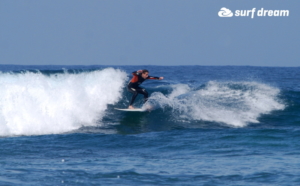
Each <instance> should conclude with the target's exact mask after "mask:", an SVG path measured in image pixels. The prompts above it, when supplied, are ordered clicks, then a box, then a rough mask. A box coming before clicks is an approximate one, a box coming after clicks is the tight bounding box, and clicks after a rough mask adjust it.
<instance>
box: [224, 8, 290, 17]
mask: <svg viewBox="0 0 300 186" xmlns="http://www.w3.org/2000/svg"><path fill="white" fill-rule="evenodd" d="M218 15H219V17H233V16H235V17H251V19H253V18H254V17H255V16H256V17H288V16H289V15H290V11H289V10H266V9H264V8H261V9H259V10H258V11H256V8H252V9H251V10H236V11H234V14H233V13H232V11H231V10H229V9H228V8H225V7H223V8H221V10H220V11H219V12H218Z"/></svg>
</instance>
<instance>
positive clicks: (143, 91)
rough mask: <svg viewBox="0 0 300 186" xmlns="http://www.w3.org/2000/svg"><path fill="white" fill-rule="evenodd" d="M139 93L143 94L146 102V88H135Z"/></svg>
mask: <svg viewBox="0 0 300 186" xmlns="http://www.w3.org/2000/svg"><path fill="white" fill-rule="evenodd" d="M136 91H137V92H138V93H139V94H143V95H144V103H146V102H147V100H148V95H149V94H148V92H147V91H146V89H142V88H140V89H137V90H136Z"/></svg>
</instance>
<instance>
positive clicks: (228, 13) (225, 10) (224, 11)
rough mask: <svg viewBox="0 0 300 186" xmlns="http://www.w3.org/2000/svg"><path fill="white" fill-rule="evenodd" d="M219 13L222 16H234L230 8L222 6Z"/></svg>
mask: <svg viewBox="0 0 300 186" xmlns="http://www.w3.org/2000/svg"><path fill="white" fill-rule="evenodd" d="M218 15H219V16H220V17H232V16H233V13H232V12H231V10H229V9H228V8H225V7H223V8H221V10H220V11H219V13H218Z"/></svg>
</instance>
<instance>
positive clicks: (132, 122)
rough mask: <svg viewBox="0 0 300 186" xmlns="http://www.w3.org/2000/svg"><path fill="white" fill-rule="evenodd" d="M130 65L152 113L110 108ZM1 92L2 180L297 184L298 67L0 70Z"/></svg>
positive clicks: (121, 93) (118, 100)
mask: <svg viewBox="0 0 300 186" xmlns="http://www.w3.org/2000/svg"><path fill="white" fill-rule="evenodd" d="M139 69H148V70H149V71H150V75H152V76H159V77H160V76H163V77H164V80H147V81H145V82H144V83H143V84H142V86H143V87H144V88H145V89H146V90H147V91H148V92H149V94H150V98H149V101H148V102H147V103H146V104H147V105H151V107H152V108H153V110H152V111H151V112H141V113H132V112H123V111H118V110H115V109H114V108H126V107H128V103H129V100H130V98H131V94H130V93H129V92H127V91H126V87H125V86H126V84H127V83H128V81H129V80H130V78H131V77H132V75H131V72H132V71H135V70H139ZM0 90H1V91H0V185H51V186H52V185H72V186H74V185H253V186H257V185H300V68H298V67H297V68H296V67H295V68H285V67H251V66H244V67H238V66H17V65H0ZM142 102H143V96H142V95H139V96H138V97H137V99H136V102H135V106H136V107H142V106H143V105H142Z"/></svg>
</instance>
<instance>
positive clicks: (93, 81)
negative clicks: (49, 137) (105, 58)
mask: <svg viewBox="0 0 300 186" xmlns="http://www.w3.org/2000/svg"><path fill="white" fill-rule="evenodd" d="M127 79H128V77H127V75H126V73H125V72H123V71H121V70H117V69H113V68H106V69H103V70H96V71H91V72H80V73H68V72H67V71H65V72H64V73H54V74H53V73H52V74H48V75H47V74H46V75H45V74H43V73H41V72H29V71H27V72H23V73H9V72H8V73H2V74H0V89H1V91H0V135H1V136H8V135H41V134H57V133H64V132H68V131H71V130H75V129H78V128H80V127H82V126H94V125H96V123H97V120H101V118H102V117H103V116H104V115H105V110H106V108H107V105H108V104H114V103H116V102H118V101H119V99H120V98H121V96H122V91H123V87H124V81H126V80H127Z"/></svg>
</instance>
